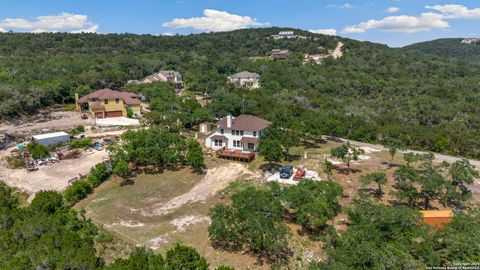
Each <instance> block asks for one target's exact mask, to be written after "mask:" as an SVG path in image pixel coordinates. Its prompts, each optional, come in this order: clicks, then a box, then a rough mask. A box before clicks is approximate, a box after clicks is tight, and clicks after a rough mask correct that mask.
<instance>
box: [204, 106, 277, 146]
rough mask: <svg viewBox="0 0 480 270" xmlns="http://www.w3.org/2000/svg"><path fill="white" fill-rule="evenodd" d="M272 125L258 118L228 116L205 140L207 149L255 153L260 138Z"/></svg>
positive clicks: (244, 115) (220, 121)
mask: <svg viewBox="0 0 480 270" xmlns="http://www.w3.org/2000/svg"><path fill="white" fill-rule="evenodd" d="M271 124H272V123H271V122H269V121H267V120H265V119H262V118H260V117H257V116H253V115H247V114H242V115H240V116H238V117H233V116H232V115H227V116H226V117H224V118H222V119H220V120H219V121H218V122H217V127H216V128H215V129H214V130H213V131H212V132H211V133H210V134H209V135H208V137H207V138H206V139H205V145H206V147H207V148H211V149H213V150H219V149H228V150H239V151H242V152H254V151H256V150H257V148H258V143H259V141H260V138H261V137H262V135H263V134H264V132H265V129H266V128H268V127H269V126H270V125H271Z"/></svg>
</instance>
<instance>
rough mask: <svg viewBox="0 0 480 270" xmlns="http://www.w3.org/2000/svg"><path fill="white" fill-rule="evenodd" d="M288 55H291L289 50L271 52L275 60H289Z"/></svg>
mask: <svg viewBox="0 0 480 270" xmlns="http://www.w3.org/2000/svg"><path fill="white" fill-rule="evenodd" d="M288 55H290V51H289V50H280V49H273V50H272V51H271V52H270V56H271V57H273V58H275V59H287V57H288Z"/></svg>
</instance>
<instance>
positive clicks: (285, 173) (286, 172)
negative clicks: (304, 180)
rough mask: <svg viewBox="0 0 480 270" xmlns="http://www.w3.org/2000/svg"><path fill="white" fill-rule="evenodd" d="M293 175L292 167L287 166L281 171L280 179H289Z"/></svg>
mask: <svg viewBox="0 0 480 270" xmlns="http://www.w3.org/2000/svg"><path fill="white" fill-rule="evenodd" d="M292 174H293V167H292V166H285V167H282V168H281V169H280V178H282V179H289V178H290V177H291V176H292Z"/></svg>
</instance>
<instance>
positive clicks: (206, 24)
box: [162, 9, 269, 32]
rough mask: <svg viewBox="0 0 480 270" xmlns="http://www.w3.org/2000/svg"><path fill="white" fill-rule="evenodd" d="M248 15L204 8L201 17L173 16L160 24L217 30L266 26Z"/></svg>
mask: <svg viewBox="0 0 480 270" xmlns="http://www.w3.org/2000/svg"><path fill="white" fill-rule="evenodd" d="M267 25H269V24H268V23H261V22H258V21H257V20H256V19H254V18H251V17H249V16H240V15H236V14H231V13H228V12H226V11H220V10H213V9H205V10H204V11H203V17H192V18H175V19H173V20H171V21H169V22H165V23H163V24H162V26H163V27H171V28H193V29H195V30H198V31H207V32H219V31H231V30H236V29H242V28H247V27H252V26H267Z"/></svg>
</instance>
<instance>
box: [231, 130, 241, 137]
mask: <svg viewBox="0 0 480 270" xmlns="http://www.w3.org/2000/svg"><path fill="white" fill-rule="evenodd" d="M232 135H235V136H240V130H233V129H232ZM242 135H243V134H242Z"/></svg>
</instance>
